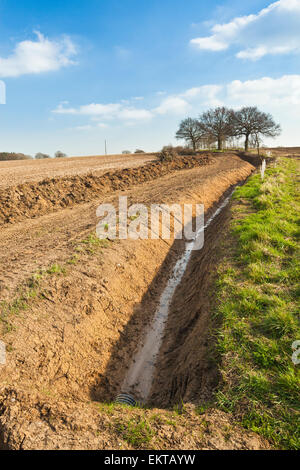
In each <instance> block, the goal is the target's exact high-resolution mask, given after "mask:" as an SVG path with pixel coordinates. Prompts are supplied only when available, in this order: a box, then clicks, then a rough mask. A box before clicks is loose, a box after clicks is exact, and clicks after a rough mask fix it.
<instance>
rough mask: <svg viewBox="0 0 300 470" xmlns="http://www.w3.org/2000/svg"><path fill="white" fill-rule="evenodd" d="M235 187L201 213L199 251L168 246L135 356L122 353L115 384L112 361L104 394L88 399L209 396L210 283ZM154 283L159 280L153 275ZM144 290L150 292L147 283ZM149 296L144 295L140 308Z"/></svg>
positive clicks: (156, 402)
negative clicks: (165, 271)
mask: <svg viewBox="0 0 300 470" xmlns="http://www.w3.org/2000/svg"><path fill="white" fill-rule="evenodd" d="M243 183H244V182H241V183H239V184H243ZM236 186H237V185H234V186H232V187H230V188H229V189H228V190H227V191H226V192H225V193H224V194H223V196H222V197H221V198H220V200H219V201H218V202H217V203H216V204H215V205H214V206H213V207H212V208H211V209H210V210H209V211H207V213H206V214H205V225H206V227H205V241H204V246H203V248H202V249H200V250H196V251H189V248H188V243H184V242H183V244H182V245H181V252H180V250H178V243H177V242H178V241H175V242H174V244H173V247H172V249H173V250H175V249H176V246H177V251H178V253H179V254H178V256H177V260H176V262H175V263H174V262H173V264H172V262H171V260H168V259H166V260H165V263H166V264H167V265H168V264H169V278H168V279H167V281H165V282H164V286H163V288H162V289H161V292H160V299H159V303H158V305H156V306H155V308H154V309H153V316H152V321H151V323H150V324H149V325H146V327H145V329H144V331H143V332H141V335H140V341H139V343H138V344H137V348H136V351H135V354H134V355H133V357H132V356H131V357H130V358H128V357H127V367H126V370H125V369H124V374H123V380H122V381H120V378H119V382H118V383H116V382H114V380H113V378H112V377H108V376H109V374H110V371H112V370H113V369H115V368H116V367H117V365H118V361H117V359H116V358H115V359H112V360H111V367H108V369H107V374H106V377H107V383H106V387H105V388H106V392H108V393H105V392H104V393H103V392H101V391H100V390H99V389H98V393H96V396H95V395H94V398H96V399H98V400H100V401H102V400H103V399H104V401H110V400H113V399H115V398H116V396H117V395H118V394H119V393H128V394H130V395H131V396H132V397H134V399H135V400H136V401H137V402H138V403H142V404H146V405H151V406H158V407H162V408H169V407H172V406H173V405H174V404H179V403H182V402H183V401H187V400H188V401H190V402H194V403H199V402H203V401H207V400H209V399H211V397H212V395H213V393H214V390H215V389H216V387H217V386H218V384H219V381H220V376H219V372H218V364H217V362H218V361H217V358H216V351H215V344H214V340H212V339H211V329H212V328H214V327H215V326H216V325H212V319H211V313H212V310H213V306H214V304H215V302H216V298H215V290H214V286H215V280H216V270H217V266H218V263H219V262H220V258H219V248H220V244H221V242H222V237H223V236H225V234H226V225H227V222H228V220H229V219H230V208H229V203H230V200H231V196H232V193H233V191H234V188H235V187H236ZM167 258H168V257H167ZM155 283H156V284H159V283H161V278H160V275H159V274H158V276H157V278H156V280H155V281H154V284H155ZM149 291H150V292H151V291H153V286H150V287H149ZM150 297H151V296H150ZM150 297H149V295H147V294H146V295H145V296H144V302H143V304H144V307H145V308H146V305H147V302H149V298H150ZM147 307H148V305H147ZM147 309H148V308H147ZM124 336H125V338H126V334H125V335H124ZM119 348H121V345H117V346H116V351H118V350H119ZM119 366H121V364H120V363H119ZM102 384H103V382H102ZM110 385H112V387H110ZM100 388H102V387H101V386H100ZM108 388H111V390H109V391H108V390H107V389H108ZM99 392H100V393H99ZM113 394H114V395H113Z"/></svg>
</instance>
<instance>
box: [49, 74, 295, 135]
mask: <svg viewBox="0 0 300 470" xmlns="http://www.w3.org/2000/svg"><path fill="white" fill-rule="evenodd" d="M299 105H300V75H283V76H282V77H280V78H271V77H262V78H258V79H256V80H246V81H241V80H234V81H232V82H229V83H227V84H223V85H214V84H208V85H202V86H199V87H193V88H189V89H187V90H185V91H183V92H181V93H178V94H177V95H169V96H166V97H161V102H160V104H159V105H158V106H156V107H153V106H151V105H150V106H149V109H145V108H137V107H133V106H132V107H128V106H127V105H124V104H122V103H111V104H96V103H92V104H89V105H84V106H80V107H78V108H72V107H69V106H67V105H63V104H60V105H59V106H58V108H57V109H56V110H54V113H57V114H66V115H77V116H86V117H89V118H90V120H91V121H95V122H96V124H95V126H96V127H94V126H92V128H93V129H95V128H97V126H98V127H100V128H105V127H107V124H106V123H105V121H108V122H113V123H114V122H116V123H117V124H120V123H121V124H122V125H126V126H127V125H136V124H141V123H144V122H147V121H151V120H153V119H155V118H156V119H158V118H160V119H163V118H166V119H171V118H173V117H176V118H177V117H178V119H182V118H184V117H186V116H192V117H193V116H194V117H196V116H198V115H199V114H200V113H201V112H202V111H203V110H205V109H207V108H210V107H216V106H228V107H233V108H239V107H242V106H258V107H259V108H260V109H261V110H262V111H265V112H271V113H272V114H274V116H275V117H276V118H277V120H278V121H279V122H281V117H282V116H291V115H293V120H294V122H298V119H300V106H299ZM285 119H286V121H288V118H285ZM103 121H104V122H103ZM79 128H80V129H81V130H87V129H88V128H89V127H88V126H79ZM79 128H78V129H79Z"/></svg>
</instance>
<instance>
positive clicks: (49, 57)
mask: <svg viewBox="0 0 300 470" xmlns="http://www.w3.org/2000/svg"><path fill="white" fill-rule="evenodd" d="M36 36H37V38H36V40H35V41H30V40H27V41H22V42H19V43H18V44H17V45H16V46H15V49H14V51H13V52H12V54H11V55H10V56H8V57H6V58H3V57H0V77H4V78H7V77H19V76H20V75H25V74H39V73H43V72H50V71H55V70H59V69H60V68H62V67H66V66H68V65H72V64H74V61H73V57H74V56H75V55H76V53H77V51H76V46H75V45H74V43H73V42H72V41H71V39H70V38H69V37H68V36H64V37H62V38H61V39H59V40H50V39H48V38H46V37H45V36H43V34H41V33H40V32H36Z"/></svg>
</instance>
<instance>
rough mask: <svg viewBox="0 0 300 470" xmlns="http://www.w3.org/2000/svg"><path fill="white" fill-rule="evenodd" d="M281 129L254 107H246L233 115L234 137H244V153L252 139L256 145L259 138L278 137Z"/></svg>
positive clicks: (269, 116) (265, 114) (269, 117)
mask: <svg viewBox="0 0 300 470" xmlns="http://www.w3.org/2000/svg"><path fill="white" fill-rule="evenodd" d="M280 133H281V127H280V125H279V124H276V123H275V121H274V119H273V117H272V116H271V115H270V114H267V113H263V112H261V111H259V110H258V109H257V107H256V106H248V107H244V108H242V109H241V110H240V111H237V112H235V113H234V135H235V136H237V137H243V136H244V137H245V151H246V152H247V151H248V149H249V141H250V138H251V137H252V138H253V139H254V140H255V142H256V144H257V142H259V141H260V136H264V137H276V136H278V135H280Z"/></svg>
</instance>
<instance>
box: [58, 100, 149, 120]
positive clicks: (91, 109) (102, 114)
mask: <svg viewBox="0 0 300 470" xmlns="http://www.w3.org/2000/svg"><path fill="white" fill-rule="evenodd" d="M52 112H53V113H55V114H73V115H84V116H89V117H90V118H91V119H92V120H97V119H99V118H101V119H105V120H112V119H119V120H122V121H140V120H148V119H151V118H152V116H153V114H152V112H151V111H150V110H147V109H143V108H135V107H133V106H132V107H128V101H127V100H123V101H121V102H120V103H109V104H101V103H91V104H88V105H83V106H80V107H79V108H70V107H67V106H65V105H64V104H63V103H60V104H59V105H58V107H57V108H56V109H54V110H53V111H52ZM102 125H103V124H102Z"/></svg>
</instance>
